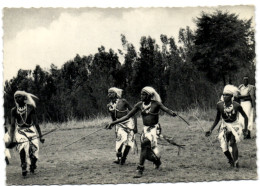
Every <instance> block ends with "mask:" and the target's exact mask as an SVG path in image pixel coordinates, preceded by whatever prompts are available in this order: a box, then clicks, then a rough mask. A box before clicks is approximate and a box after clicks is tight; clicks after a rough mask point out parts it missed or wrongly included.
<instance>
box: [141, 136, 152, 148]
mask: <svg viewBox="0 0 260 186" xmlns="http://www.w3.org/2000/svg"><path fill="white" fill-rule="evenodd" d="M141 147H142V148H147V147H151V141H150V140H149V139H148V138H144V140H143V141H142V143H141Z"/></svg>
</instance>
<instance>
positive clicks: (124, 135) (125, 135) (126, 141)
mask: <svg viewBox="0 0 260 186" xmlns="http://www.w3.org/2000/svg"><path fill="white" fill-rule="evenodd" d="M123 126H125V128H124V127H123ZM115 128H116V152H118V149H119V148H120V147H121V146H122V145H124V147H125V146H130V147H131V148H132V150H134V146H135V134H134V131H133V130H132V129H134V121H133V119H132V118H130V119H129V120H126V121H124V122H122V123H119V124H117V125H116V127H115ZM127 128H128V129H127ZM129 129H131V130H129ZM124 147H123V148H124ZM123 150H124V149H122V151H123Z"/></svg>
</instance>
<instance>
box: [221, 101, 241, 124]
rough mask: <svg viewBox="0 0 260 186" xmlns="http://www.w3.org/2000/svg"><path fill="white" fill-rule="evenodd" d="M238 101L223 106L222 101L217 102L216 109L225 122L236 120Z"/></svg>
mask: <svg viewBox="0 0 260 186" xmlns="http://www.w3.org/2000/svg"><path fill="white" fill-rule="evenodd" d="M239 107H240V105H239V103H237V102H235V101H233V103H232V104H231V105H230V106H229V107H225V106H224V101H221V102H219V103H218V104H217V109H218V110H219V111H220V113H221V116H222V118H223V119H224V121H225V122H227V123H232V122H234V121H236V120H237V117H238V108H239Z"/></svg>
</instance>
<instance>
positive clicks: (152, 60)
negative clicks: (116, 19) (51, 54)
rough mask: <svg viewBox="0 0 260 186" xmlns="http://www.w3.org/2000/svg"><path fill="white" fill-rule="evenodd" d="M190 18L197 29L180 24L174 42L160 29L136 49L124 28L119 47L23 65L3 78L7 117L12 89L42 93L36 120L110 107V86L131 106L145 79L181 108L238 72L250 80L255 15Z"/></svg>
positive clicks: (214, 96) (205, 104) (238, 78)
mask: <svg viewBox="0 0 260 186" xmlns="http://www.w3.org/2000/svg"><path fill="white" fill-rule="evenodd" d="M194 21H195V23H196V29H195V30H191V29H190V28H189V27H188V26H187V27H186V28H180V30H179V37H178V40H177V41H176V40H175V38H173V37H169V36H167V35H164V34H161V35H160V41H159V42H160V45H159V44H158V43H157V42H158V41H155V39H153V38H152V37H150V36H143V37H141V38H140V46H139V48H136V47H135V46H134V45H133V44H132V43H131V42H130V41H128V40H127V38H126V36H125V35H123V34H121V36H120V37H121V41H122V46H123V50H118V51H114V50H113V49H108V50H107V49H106V48H105V47H104V46H100V47H99V48H98V51H97V53H95V54H92V55H88V56H84V55H83V56H80V55H78V54H77V55H76V56H75V57H74V59H73V60H69V61H67V62H65V63H64V64H63V65H62V67H61V68H58V67H57V66H55V65H54V64H52V65H51V66H50V68H49V69H43V68H41V67H40V66H39V65H37V66H36V67H35V69H34V70H23V69H20V70H19V71H18V73H17V75H16V76H15V77H14V78H12V79H11V80H7V81H5V84H4V112H5V118H6V119H7V120H9V119H10V110H11V108H12V107H13V106H14V99H13V95H14V93H15V91H17V90H25V91H27V92H30V93H33V94H34V95H36V96H38V97H39V100H38V101H37V116H38V119H39V120H40V121H41V122H46V121H49V122H63V121H67V120H70V119H79V120H81V119H87V118H89V117H96V116H98V115H105V114H107V111H106V104H107V101H108V100H107V90H108V88H110V87H113V86H115V87H119V88H122V89H123V90H124V97H125V98H126V99H127V100H128V101H129V102H130V104H132V105H133V104H134V103H136V102H137V101H139V100H140V91H141V89H142V88H143V87H144V86H152V87H154V88H155V89H156V90H157V91H158V93H159V94H160V95H161V97H162V101H163V102H164V104H165V105H167V106H168V107H169V108H171V109H173V110H176V111H180V110H185V109H189V108H195V107H201V108H203V109H208V108H212V107H215V104H216V102H217V101H218V99H219V97H220V95H221V91H222V90H223V86H224V85H225V84H228V83H231V84H234V85H237V86H238V85H239V84H240V83H241V82H242V76H243V75H248V76H249V78H250V80H251V84H255V79H254V77H255V66H256V64H255V38H254V29H253V27H252V20H251V19H249V20H241V19H239V18H238V15H236V14H233V13H229V12H222V11H218V10H217V11H215V12H214V13H211V14H207V13H204V12H202V13H201V15H200V16H199V17H197V18H196V19H195V20H194ZM119 56H122V57H123V58H124V61H123V63H120V61H119ZM9 121H10V120H9Z"/></svg>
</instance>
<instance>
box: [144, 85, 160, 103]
mask: <svg viewBox="0 0 260 186" xmlns="http://www.w3.org/2000/svg"><path fill="white" fill-rule="evenodd" d="M142 92H146V93H147V94H149V95H151V96H152V98H151V99H152V100H154V101H158V102H162V100H161V97H160V95H159V94H158V93H157V92H156V90H155V89H154V88H153V87H148V86H147V87H144V88H143V89H142Z"/></svg>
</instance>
